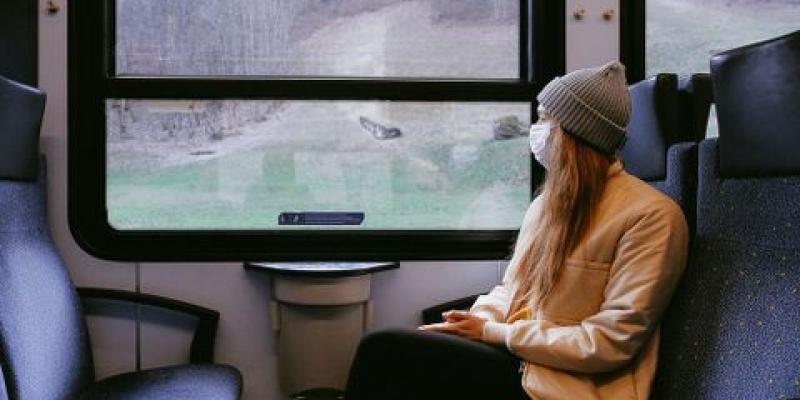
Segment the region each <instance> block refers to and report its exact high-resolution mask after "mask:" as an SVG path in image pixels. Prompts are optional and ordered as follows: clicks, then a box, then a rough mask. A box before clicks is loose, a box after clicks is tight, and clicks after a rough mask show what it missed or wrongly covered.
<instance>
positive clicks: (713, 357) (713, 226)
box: [652, 139, 800, 400]
mask: <svg viewBox="0 0 800 400" xmlns="http://www.w3.org/2000/svg"><path fill="white" fill-rule="evenodd" d="M716 159H717V142H716V140H714V139H710V140H706V141H704V142H702V143H701V145H700V154H699V160H700V174H699V191H698V210H697V215H698V219H697V236H696V238H695V241H694V244H693V247H692V254H691V256H690V262H689V265H688V267H687V269H686V272H685V274H684V277H683V279H682V282H681V286H680V287H679V288H678V291H677V293H676V295H675V297H674V298H673V301H672V304H671V305H670V307H669V309H668V311H667V313H666V315H665V316H664V320H663V323H662V335H663V336H662V345H661V354H660V360H659V370H658V372H657V374H656V383H655V387H654V393H653V396H652V398H654V399H726V400H727V399H742V400H744V399H759V400H760V399H792V398H800V177H783V178H759V179H720V178H719V173H718V170H717V165H718V164H717V162H716Z"/></svg>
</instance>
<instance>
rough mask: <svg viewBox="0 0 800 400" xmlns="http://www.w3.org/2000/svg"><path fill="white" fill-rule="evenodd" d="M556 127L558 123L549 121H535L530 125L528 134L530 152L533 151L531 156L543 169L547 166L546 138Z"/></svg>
mask: <svg viewBox="0 0 800 400" xmlns="http://www.w3.org/2000/svg"><path fill="white" fill-rule="evenodd" d="M557 128H558V124H554V123H552V122H550V121H547V122H537V123H535V124H533V125H531V131H530V136H529V139H530V144H531V152H532V153H533V157H534V158H536V161H538V162H539V164H542V166H543V167H545V169H547V168H548V165H547V162H548V160H547V157H548V154H547V153H548V149H547V139H548V138H549V137H550V133H551V132H552V131H553V130H555V129H557Z"/></svg>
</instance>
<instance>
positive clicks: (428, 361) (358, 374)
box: [345, 329, 530, 400]
mask: <svg viewBox="0 0 800 400" xmlns="http://www.w3.org/2000/svg"><path fill="white" fill-rule="evenodd" d="M519 366H520V362H519V359H518V358H516V357H515V356H514V355H512V354H511V353H510V352H509V351H508V350H507V349H505V348H504V347H502V346H492V345H488V344H486V343H482V342H477V341H472V340H469V339H464V338H461V337H458V336H453V335H448V334H444V333H437V332H425V331H417V330H413V329H388V330H383V331H377V332H372V333H370V334H368V335H366V336H364V338H363V339H361V343H360V344H359V346H358V350H357V351H356V356H355V361H354V362H353V366H352V368H351V369H350V377H349V380H348V382H347V389H346V393H345V399H346V400H426V399H437V400H448V399H454V400H455V399H458V400H470V399H475V400H478V399H480V400H493V399H497V400H530V398H529V397H528V395H527V394H525V391H524V390H523V389H522V377H521V375H520V372H519Z"/></svg>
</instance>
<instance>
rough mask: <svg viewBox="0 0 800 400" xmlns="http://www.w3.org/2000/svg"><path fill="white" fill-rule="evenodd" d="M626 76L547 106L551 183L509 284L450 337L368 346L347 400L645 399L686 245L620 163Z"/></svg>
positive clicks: (679, 219)
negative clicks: (660, 328) (660, 323)
mask: <svg viewBox="0 0 800 400" xmlns="http://www.w3.org/2000/svg"><path fill="white" fill-rule="evenodd" d="M624 72H625V69H624V67H623V66H622V65H621V64H620V63H618V62H612V63H609V64H606V65H604V66H602V67H599V68H590V69H584V70H579V71H575V72H573V73H570V74H568V75H565V76H563V77H560V78H556V79H554V80H553V81H552V82H550V83H549V84H548V85H547V86H546V87H545V88H544V89H543V90H542V92H541V93H539V95H538V96H537V99H538V100H539V104H540V106H539V109H538V111H539V121H538V122H537V123H536V124H535V125H533V126H532V127H531V137H530V141H531V150H532V151H533V153H534V156H535V158H536V159H537V160H538V161H539V162H540V163H541V164H542V165H544V166H545V168H547V174H546V178H545V182H544V184H543V185H542V187H541V188H540V194H539V196H537V197H536V199H535V200H534V201H533V203H532V204H531V206H530V208H529V209H528V211H527V213H526V215H525V218H524V220H523V222H522V227H521V229H520V234H519V237H518V239H517V243H516V246H515V249H514V254H513V257H512V259H511V262H510V264H509V266H508V269H507V270H506V273H505V276H504V278H503V283H502V284H501V285H499V286H497V287H495V288H494V289H493V290H492V291H491V292H490V293H489V294H488V295H485V296H480V297H479V298H478V300H477V301H476V302H475V304H474V305H473V306H472V308H471V309H470V310H469V312H464V311H449V312H447V313H445V315H444V319H445V322H443V323H441V324H433V325H425V326H421V327H420V328H418V329H419V330H417V331H413V330H398V329H394V330H387V331H381V332H374V333H371V334H369V335H367V336H366V337H365V338H364V339H363V340H362V342H361V344H360V345H359V349H358V351H357V355H356V359H355V362H354V364H353V367H352V369H351V372H350V380H349V382H348V386H347V394H346V398H347V399H348V400H362V399H418V400H421V399H429V398H430V399H434V398H436V399H456V398H457V399H503V400H513V399H536V400H550V399H640V400H644V399H647V398H648V396H649V392H650V385H651V382H652V379H653V375H654V373H655V368H656V357H657V350H658V321H659V318H660V317H661V314H662V312H663V311H664V308H665V307H666V305H667V303H668V302H669V298H670V296H671V295H672V293H673V291H674V289H675V287H676V285H677V283H678V280H679V278H680V275H681V273H682V272H683V268H684V266H685V262H686V252H687V242H688V232H687V226H686V221H685V219H684V216H683V213H682V212H681V210H680V208H679V207H678V206H677V205H676V204H675V203H674V202H673V201H672V200H670V199H669V198H668V197H666V196H664V195H663V194H661V193H660V192H658V191H657V190H655V189H653V188H651V187H650V186H649V185H647V184H646V183H644V182H642V181H640V180H639V179H637V178H635V177H633V176H631V175H629V174H627V173H626V172H625V171H624V170H623V169H622V166H621V164H620V162H619V161H618V160H616V158H615V155H614V154H615V152H616V150H617V149H618V148H619V147H620V146H621V144H622V142H623V141H624V138H625V126H626V125H627V123H628V120H629V114H630V100H629V98H628V90H627V85H626V83H625V77H624Z"/></svg>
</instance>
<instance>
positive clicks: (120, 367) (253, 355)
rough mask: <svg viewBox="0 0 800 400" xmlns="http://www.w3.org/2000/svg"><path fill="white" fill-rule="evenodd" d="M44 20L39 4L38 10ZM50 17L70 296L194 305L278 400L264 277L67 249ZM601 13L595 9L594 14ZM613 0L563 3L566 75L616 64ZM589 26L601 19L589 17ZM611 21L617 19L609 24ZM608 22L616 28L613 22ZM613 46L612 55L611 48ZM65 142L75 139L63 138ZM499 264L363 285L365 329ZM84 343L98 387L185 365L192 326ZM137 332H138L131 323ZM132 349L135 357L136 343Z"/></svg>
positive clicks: (55, 215)
mask: <svg viewBox="0 0 800 400" xmlns="http://www.w3.org/2000/svg"><path fill="white" fill-rule="evenodd" d="M38 1H39V8H40V10H44V8H45V3H46V0H38ZM57 1H58V2H59V3H60V5H61V7H62V9H61V11H60V12H59V13H58V14H55V15H48V14H46V13H44V12H42V11H40V13H39V29H40V35H39V59H40V63H39V83H40V87H41V88H43V89H44V90H45V91H46V92H47V94H48V104H47V109H46V111H45V120H44V125H43V138H42V151H43V152H44V153H45V154H46V155H47V157H48V160H49V162H48V174H49V213H50V223H51V228H52V230H53V236H54V239H55V241H56V244H57V246H58V248H59V251H60V252H61V255H62V257H63V258H64V260H65V262H66V263H67V265H68V267H69V269H70V273H71V275H72V278H73V280H74V281H75V283H76V284H77V285H79V286H99V287H109V288H120V289H127V290H137V288H138V289H139V290H141V291H143V292H147V293H154V294H159V295H163V296H167V297H174V298H176V299H180V300H184V301H188V302H192V303H196V304H198V305H202V306H205V307H209V308H212V309H216V310H218V311H220V312H221V321H220V327H219V333H218V337H217V349H216V359H217V361H218V362H222V363H228V364H231V365H234V366H236V367H237V368H239V369H240V370H241V371H242V373H243V375H244V379H245V391H244V399H246V400H248V399H276V400H277V399H283V398H284V397H283V396H282V395H281V394H280V391H279V386H278V378H277V377H278V373H277V368H276V366H277V357H278V354H277V349H276V340H275V337H274V333H273V332H272V330H271V328H270V326H269V321H270V319H269V317H270V316H269V307H268V301H269V299H270V298H271V293H270V284H269V277H268V276H264V275H262V274H259V273H257V272H250V271H245V270H244V269H243V268H242V266H241V264H239V263H142V264H136V263H117V262H109V261H104V260H98V259H96V258H94V257H91V256H90V255H88V254H86V253H85V252H83V251H82V250H81V249H80V248H79V247H78V246H77V245H76V244H75V242H74V240H73V239H72V236H71V234H70V232H69V228H68V225H67V190H66V188H67V180H66V178H67V173H66V171H67V151H66V150H67V146H66V137H67V102H66V93H67V91H66V90H67V79H66V76H67V75H66V62H67V59H66V56H67V43H66V37H67V30H66V8H67V7H68V0H57ZM601 3H602V4H601ZM580 5H584V6H586V7H587V14H588V16H587V18H586V20H585V22H582V23H578V22H572V21H570V17H571V11H572V10H573V9H574V8H575V7H576V6H580ZM604 5H611V6H612V7H615V8H616V15H617V16H618V15H619V7H618V0H591V1H589V0H585V1H583V2H580V1H576V0H567V15H566V16H565V17H566V18H567V21H568V23H567V38H566V43H567V51H566V54H567V68H568V69H569V70H573V69H576V68H580V67H583V66H588V65H596V64H599V63H603V62H605V61H608V60H611V59H614V58H617V54H618V50H619V47H618V43H619V39H618V38H619V29H618V24H616V23H614V24H607V23H604V22H603V23H599V22H597V21H594V20H590V18H595V13H597V12H598V10H599V11H600V12H601V13H602V9H603V6H604ZM597 18H601V15H598V16H597ZM617 19H618V17H617ZM617 19H615V21H616V20H617ZM612 44H613V45H612ZM71 134H80V132H72V133H71ZM506 264H507V263H506V262H503V261H495V260H489V261H474V262H460V261H452V262H416V261H403V262H401V264H400V268H399V269H397V270H392V271H385V272H381V273H378V274H376V275H375V276H374V277H373V283H372V299H373V302H374V318H373V326H372V328H371V329H372V330H374V329H382V328H387V327H407V328H414V327H416V326H417V325H419V323H420V322H421V320H420V311H421V310H422V308H425V307H427V306H430V305H434V304H438V303H441V302H444V301H447V300H451V299H455V298H458V297H463V296H467V295H471V294H475V293H479V292H485V291H488V290H489V289H491V287H493V286H494V285H495V284H497V282H499V281H500V277H502V274H503V272H504V270H505V267H506ZM93 309H94V311H96V312H98V313H99V314H100V315H97V316H94V317H90V319H89V325H90V334H91V338H92V347H93V350H94V353H95V354H94V357H95V362H96V368H97V370H98V376H99V377H105V376H109V375H112V374H116V373H120V372H124V371H130V370H133V369H134V368H135V366H136V361H137V357H138V358H139V359H140V362H141V365H142V366H143V367H155V366H161V365H169V364H174V363H180V362H186V361H187V360H188V343H189V335H190V330H191V329H192V324H191V323H190V322H187V321H185V320H182V319H181V318H179V317H176V316H175V315H170V314H164V313H159V312H156V311H154V310H150V309H143V310H140V314H139V315H140V317H141V319H140V321H137V320H136V315H137V313H136V310H135V309H134V308H133V307H129V306H121V305H113V306H98V307H93ZM137 322H139V323H137ZM137 332H140V333H139V336H140V339H141V346H140V347H139V348H138V350H137V346H136V336H137Z"/></svg>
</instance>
